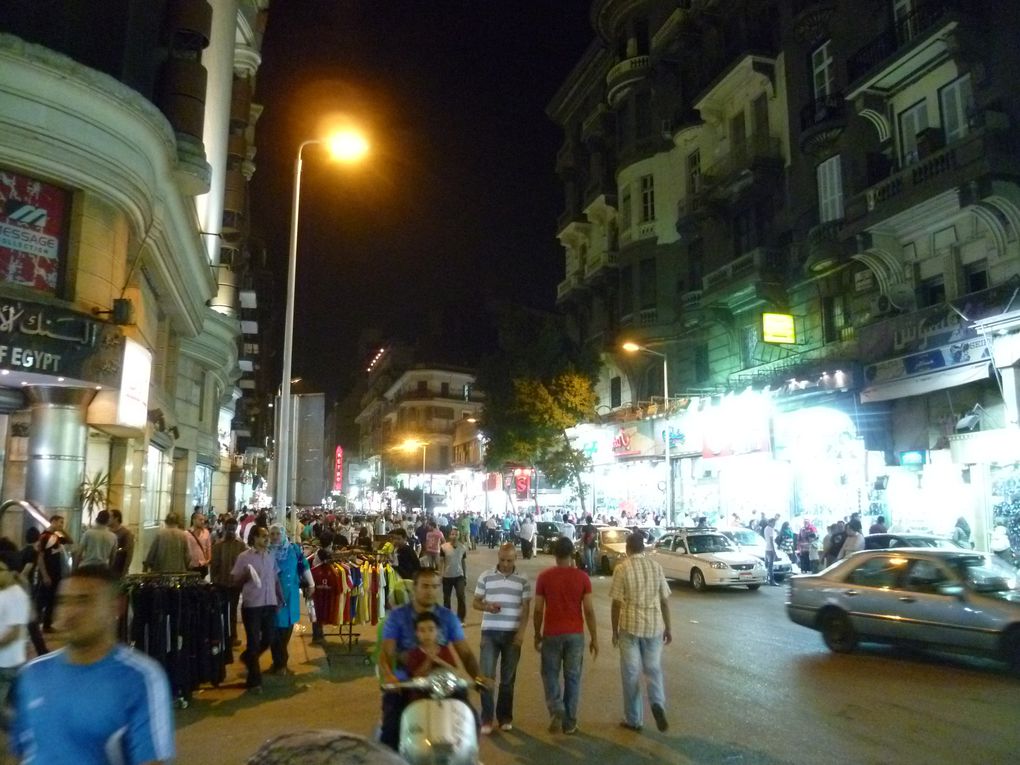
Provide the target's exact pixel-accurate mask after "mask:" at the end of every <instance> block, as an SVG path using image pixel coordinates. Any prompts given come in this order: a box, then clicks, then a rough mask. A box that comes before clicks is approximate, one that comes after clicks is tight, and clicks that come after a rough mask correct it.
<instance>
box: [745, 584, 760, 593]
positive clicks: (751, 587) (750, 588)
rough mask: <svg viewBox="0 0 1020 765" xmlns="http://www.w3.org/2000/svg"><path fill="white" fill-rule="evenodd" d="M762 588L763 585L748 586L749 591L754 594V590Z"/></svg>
mask: <svg viewBox="0 0 1020 765" xmlns="http://www.w3.org/2000/svg"><path fill="white" fill-rule="evenodd" d="M760 587H761V585H760V584H749V585H747V589H749V590H751V591H752V592H753V591H754V590H757V589H759V588H760Z"/></svg>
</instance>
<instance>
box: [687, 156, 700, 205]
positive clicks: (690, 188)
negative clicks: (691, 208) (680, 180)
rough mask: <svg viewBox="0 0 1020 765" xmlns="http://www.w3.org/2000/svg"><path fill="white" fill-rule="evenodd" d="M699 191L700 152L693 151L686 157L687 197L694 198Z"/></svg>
mask: <svg viewBox="0 0 1020 765" xmlns="http://www.w3.org/2000/svg"><path fill="white" fill-rule="evenodd" d="M699 191H701V150H700V149H695V150H694V151H692V152H691V153H690V154H688V155H687V195H688V196H694V195H695V194H697V193H698V192H699Z"/></svg>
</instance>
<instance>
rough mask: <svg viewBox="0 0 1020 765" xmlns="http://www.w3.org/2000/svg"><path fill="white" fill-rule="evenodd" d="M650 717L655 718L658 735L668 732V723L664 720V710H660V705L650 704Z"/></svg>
mask: <svg viewBox="0 0 1020 765" xmlns="http://www.w3.org/2000/svg"><path fill="white" fill-rule="evenodd" d="M652 717H654V718H655V727H656V728H658V729H659V733H665V732H666V731H668V730H669V721H668V720H667V719H666V710H665V709H663V708H662V704H652Z"/></svg>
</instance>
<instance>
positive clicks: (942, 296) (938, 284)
mask: <svg viewBox="0 0 1020 765" xmlns="http://www.w3.org/2000/svg"><path fill="white" fill-rule="evenodd" d="M919 293H920V298H921V308H927V307H928V306H932V305H940V304H941V303H945V302H946V280H945V277H944V276H943V275H942V274H938V275H937V276H932V277H929V278H927V279H925V280H924V281H922V282H921V288H920V290H919Z"/></svg>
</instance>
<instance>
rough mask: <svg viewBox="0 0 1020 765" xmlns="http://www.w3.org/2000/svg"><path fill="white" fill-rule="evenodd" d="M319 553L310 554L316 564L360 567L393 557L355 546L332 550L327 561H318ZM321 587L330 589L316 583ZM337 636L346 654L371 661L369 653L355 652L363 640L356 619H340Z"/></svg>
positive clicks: (382, 561) (388, 561) (384, 561)
mask: <svg viewBox="0 0 1020 765" xmlns="http://www.w3.org/2000/svg"><path fill="white" fill-rule="evenodd" d="M317 553H318V550H316V551H315V552H313V553H312V555H311V556H310V557H313V558H316V561H317V562H316V564H315V565H316V566H318V565H323V564H327V563H349V564H352V565H355V566H358V567H360V566H361V564H363V563H369V564H371V565H373V566H374V565H376V564H378V563H390V562H391V559H390V556H389V555H384V554H380V553H374V552H368V551H366V550H364V549H361V548H353V547H346V548H343V549H341V550H332V551H331V552H330V556H329V558H328V559H326V560H325V561H321V562H318V558H317V557H316V556H317ZM320 588H322V589H330V588H329V586H328V585H326V586H323V585H321V584H316V589H320ZM361 597H369V596H366V595H362V596H361ZM379 623H380V624H381V623H382V621H381V620H380V622H379ZM367 626H371V625H367ZM323 635H324V636H325V625H323ZM336 637H338V638H339V639H340V645H341V647H342V648H346V650H345V651H344V652H343V654H344V655H346V656H354V655H357V656H361V657H363V658H364V660H365V662H366V663H371V657H370V656H369V655H368V654H363V653H360V652H359V653H357V654H355V652H354V649H355V646H356V645H358V644H359V642H360V640H361V632H360V631H359V632H355V631H354V620H353V619H352V620H351V621H347V622H345V621H343V619H340V620H338V624H337V632H336Z"/></svg>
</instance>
